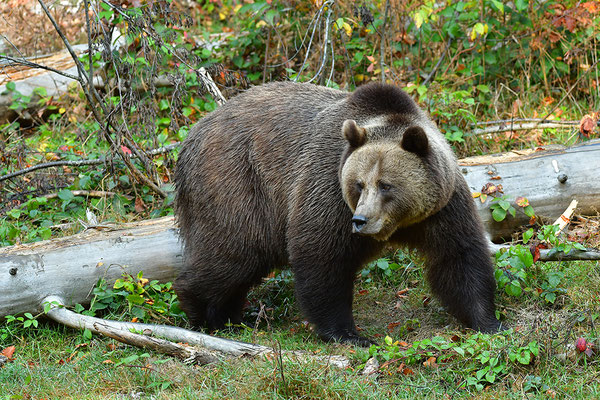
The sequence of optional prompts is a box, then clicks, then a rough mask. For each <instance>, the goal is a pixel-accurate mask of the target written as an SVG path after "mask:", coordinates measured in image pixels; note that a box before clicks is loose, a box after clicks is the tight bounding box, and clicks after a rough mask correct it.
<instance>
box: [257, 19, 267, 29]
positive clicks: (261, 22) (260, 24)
mask: <svg viewBox="0 0 600 400" xmlns="http://www.w3.org/2000/svg"><path fill="white" fill-rule="evenodd" d="M266 24H267V23H266V22H265V21H263V20H262V19H261V20H260V21H258V22H257V23H256V27H257V28H260V27H261V26H265V25H266Z"/></svg>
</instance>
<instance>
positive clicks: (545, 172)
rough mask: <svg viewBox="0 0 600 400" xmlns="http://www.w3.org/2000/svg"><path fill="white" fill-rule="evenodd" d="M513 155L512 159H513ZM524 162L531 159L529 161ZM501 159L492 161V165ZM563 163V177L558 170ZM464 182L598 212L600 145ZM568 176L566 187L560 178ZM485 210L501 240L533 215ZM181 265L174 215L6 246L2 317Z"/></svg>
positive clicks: (476, 164)
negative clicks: (501, 215)
mask: <svg viewBox="0 0 600 400" xmlns="http://www.w3.org/2000/svg"><path fill="white" fill-rule="evenodd" d="M511 157H512V158H511ZM521 157H525V159H522V158H521ZM490 160H492V161H499V162H495V163H492V161H490ZM552 161H556V163H557V165H558V168H559V172H558V173H557V172H556V170H555V168H554V167H553V165H552ZM461 163H462V165H463V166H462V168H464V171H466V174H465V177H466V178H467V181H468V183H469V185H470V186H471V189H472V190H473V191H480V190H481V187H482V186H483V185H485V183H486V182H488V181H490V177H491V176H492V175H489V174H488V173H487V171H488V170H492V171H494V172H493V176H500V177H501V178H502V179H500V180H494V181H492V182H493V183H495V184H498V183H501V184H502V185H503V187H504V193H505V194H506V195H507V196H509V197H510V198H511V200H514V199H515V198H516V197H518V196H525V197H527V198H528V199H529V201H530V203H531V205H532V206H533V208H534V209H535V211H536V213H537V214H538V215H542V216H546V217H548V218H549V219H550V221H552V220H553V219H555V218H556V217H558V216H559V215H561V213H562V212H563V211H564V210H565V208H566V207H567V206H568V204H569V203H570V202H571V200H572V199H573V198H576V199H577V200H578V201H579V206H578V209H577V210H576V212H577V213H578V214H594V215H595V214H596V210H598V209H600V179H598V178H597V174H598V169H599V167H600V141H595V142H589V143H588V144H585V145H582V146H578V147H574V148H570V149H566V150H565V149H561V150H553V151H551V152H539V153H533V154H530V155H525V156H523V155H515V154H513V155H511V156H510V157H509V158H507V156H505V155H503V156H488V157H485V158H479V159H473V158H471V159H464V160H461ZM560 173H564V174H566V175H567V176H568V179H567V181H566V182H565V183H560V182H559V181H558V180H557V175H559V174H560ZM476 202H477V203H478V207H479V213H480V215H481V217H482V219H483V220H484V223H485V225H486V228H487V229H488V232H490V234H491V236H492V237H494V238H498V237H501V236H504V237H506V238H510V233H511V232H513V231H514V230H515V229H516V228H518V226H519V225H520V224H525V223H527V222H528V220H529V218H528V217H527V216H525V214H523V212H522V211H520V209H519V208H518V207H516V208H517V209H518V211H517V218H512V217H510V216H507V218H506V220H505V221H503V222H502V223H498V222H495V221H493V219H492V217H491V212H490V210H489V203H490V200H488V201H487V202H486V203H485V204H481V203H480V202H479V201H478V199H476ZM559 257H562V259H564V260H572V259H586V260H597V259H600V257H599V253H598V252H597V251H588V252H578V251H573V252H572V253H571V254H569V255H568V256H564V255H562V254H555V252H553V250H548V251H542V254H541V260H542V261H546V260H555V259H558V258H559ZM181 264H182V254H181V246H180V242H179V241H178V237H177V232H176V229H175V227H174V225H173V217H165V218H161V219H156V220H149V221H143V222H140V223H134V224H129V225H125V226H124V227H123V228H121V229H116V230H112V231H96V230H88V231H87V232H84V233H80V234H77V235H73V236H70V237H65V238H61V239H53V240H48V241H43V242H37V243H30V244H25V245H16V246H11V247H6V248H3V249H0V317H3V316H5V315H9V314H20V313H23V312H32V313H36V312H39V311H41V305H40V304H41V301H42V299H44V298H45V297H46V296H50V295H57V296H60V297H62V298H63V299H64V300H65V305H67V306H72V305H74V304H76V303H85V302H87V301H89V300H90V293H91V290H92V288H93V287H94V285H95V284H96V283H97V281H98V279H100V278H104V279H106V280H107V281H108V282H114V281H115V280H116V279H118V278H120V277H121V276H122V273H123V272H128V273H130V274H132V275H135V274H137V273H138V272H139V271H143V272H144V276H145V277H146V278H149V279H158V280H159V281H172V280H173V279H175V277H176V276H177V273H178V271H179V270H180V268H181Z"/></svg>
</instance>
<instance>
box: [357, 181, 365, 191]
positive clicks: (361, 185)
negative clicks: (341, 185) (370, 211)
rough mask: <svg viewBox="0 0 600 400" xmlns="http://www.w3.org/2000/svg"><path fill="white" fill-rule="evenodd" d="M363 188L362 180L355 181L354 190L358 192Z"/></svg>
mask: <svg viewBox="0 0 600 400" xmlns="http://www.w3.org/2000/svg"><path fill="white" fill-rule="evenodd" d="M363 188H364V185H363V184H362V182H356V191H357V192H358V193H362V190H363Z"/></svg>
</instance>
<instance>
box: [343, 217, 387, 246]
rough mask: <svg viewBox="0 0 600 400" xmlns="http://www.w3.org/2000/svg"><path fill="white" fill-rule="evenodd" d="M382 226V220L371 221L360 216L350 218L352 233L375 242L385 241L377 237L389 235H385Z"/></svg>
mask: <svg viewBox="0 0 600 400" xmlns="http://www.w3.org/2000/svg"><path fill="white" fill-rule="evenodd" d="M384 225H385V221H384V220H383V218H377V219H372V218H368V217H366V216H364V215H360V214H358V215H357V214H355V215H354V216H353V217H352V233H356V234H359V235H363V236H371V237H373V238H374V239H377V240H385V239H379V236H385V237H388V236H389V234H388V235H385V234H384V232H383V230H384V229H383V228H384Z"/></svg>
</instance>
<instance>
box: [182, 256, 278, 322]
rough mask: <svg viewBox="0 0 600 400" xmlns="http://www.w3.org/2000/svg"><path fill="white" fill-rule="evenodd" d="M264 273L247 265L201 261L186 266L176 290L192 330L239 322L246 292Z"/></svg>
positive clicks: (264, 271) (222, 261) (221, 260)
mask: <svg viewBox="0 0 600 400" xmlns="http://www.w3.org/2000/svg"><path fill="white" fill-rule="evenodd" d="M267 272H268V269H266V268H258V267H256V265H249V263H248V262H245V263H244V264H242V263H241V262H236V261H231V262H226V261H225V260H223V259H219V260H218V261H216V260H215V259H212V260H208V259H206V258H203V259H201V260H197V261H196V262H194V263H190V264H189V265H188V266H186V271H185V272H184V273H182V274H180V276H179V278H178V279H177V280H176V281H175V290H176V292H177V295H178V297H179V300H180V303H181V308H182V309H183V311H185V313H186V314H187V316H188V318H189V320H190V323H191V325H192V326H193V327H195V328H199V327H206V328H208V329H209V330H214V329H220V328H223V327H224V326H225V325H226V324H227V323H232V324H237V323H240V322H241V320H242V309H243V306H244V303H245V301H246V296H247V294H248V290H250V288H251V287H252V286H253V285H254V284H256V283H259V282H260V280H261V278H262V277H263V276H264V275H266V274H267Z"/></svg>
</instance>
